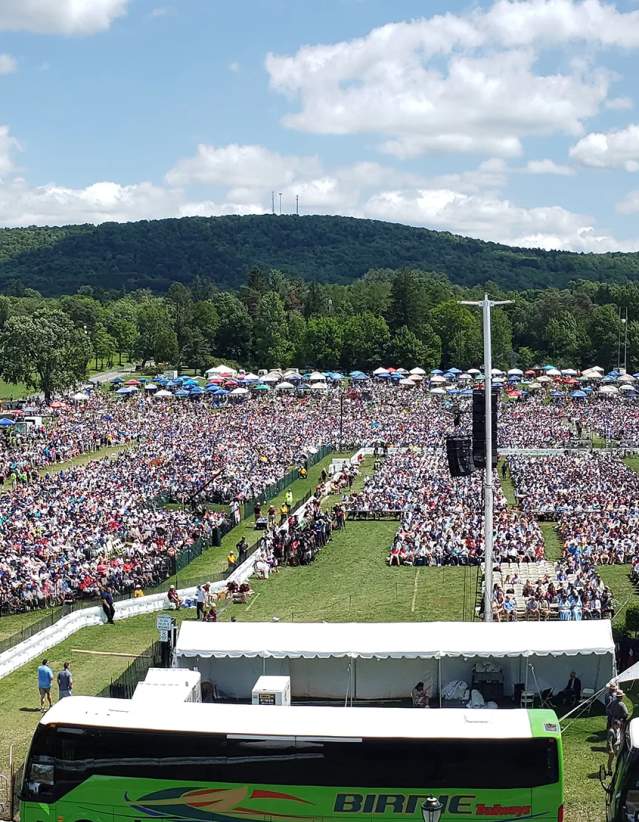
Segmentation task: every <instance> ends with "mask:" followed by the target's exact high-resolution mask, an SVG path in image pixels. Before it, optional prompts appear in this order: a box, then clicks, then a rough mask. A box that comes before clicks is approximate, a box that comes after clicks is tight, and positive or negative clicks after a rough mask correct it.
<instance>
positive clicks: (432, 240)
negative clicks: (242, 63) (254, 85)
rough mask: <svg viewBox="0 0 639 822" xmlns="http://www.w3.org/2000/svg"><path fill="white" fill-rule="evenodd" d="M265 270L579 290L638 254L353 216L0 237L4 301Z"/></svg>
mask: <svg viewBox="0 0 639 822" xmlns="http://www.w3.org/2000/svg"><path fill="white" fill-rule="evenodd" d="M256 267H262V268H265V269H277V270H279V271H282V272H283V273H284V274H286V275H289V276H293V277H299V278H302V279H303V280H306V281H308V282H312V281H315V282H318V283H339V284H347V283H351V282H354V281H355V280H357V279H358V278H360V277H362V276H363V275H364V274H366V272H368V271H370V270H371V269H377V270H379V269H399V268H412V269H420V270H423V271H429V272H433V273H436V274H444V275H446V276H447V277H448V278H449V279H450V281H451V282H452V283H454V284H456V285H461V286H472V285H476V284H478V283H484V282H486V281H492V282H494V283H496V284H497V285H499V286H500V287H501V288H504V289H513V290H520V289H526V288H536V289H541V288H546V287H556V288H565V287H567V286H568V285H569V284H570V283H571V282H572V281H575V280H579V279H587V280H597V281H600V282H610V283H612V282H624V281H628V280H639V254H622V253H614V254H575V253H571V252H563V251H543V250H540V249H532V250H531V249H523V248H510V247H509V246H504V245H498V244H496V243H486V242H482V241H480V240H473V239H469V238H467V237H459V236H456V235H453V234H449V233H447V232H438V231H430V230H428V229H424V228H412V227H410V226H405V225H399V224H395V223H386V222H380V221H376V220H360V219H355V218H351V217H322V216H307V217H296V216H293V215H283V216H272V215H265V216H246V217H236V216H230V217H185V218H182V219H172V220H156V221H148V220H144V221H141V222H137V223H123V224H120V223H104V224H102V225H99V226H93V225H81V226H64V227H61V228H36V227H32V228H11V229H0V291H1V292H3V293H5V294H10V295H19V294H20V293H21V292H22V289H24V288H32V289H35V290H37V291H39V292H40V293H41V294H43V295H46V296H56V295H60V294H72V293H74V292H76V291H77V290H78V288H80V287H82V286H91V287H92V288H93V289H95V290H96V291H99V292H105V296H109V294H108V292H110V296H115V295H116V294H119V295H122V294H123V293H126V292H131V291H135V290H138V289H149V290H151V291H153V292H155V293H164V292H166V291H167V289H168V287H169V286H170V284H171V283H172V282H181V283H185V284H189V283H191V282H192V281H193V280H194V279H195V278H196V277H204V278H206V279H208V280H210V281H212V282H213V283H215V285H216V286H217V287H218V288H220V289H225V290H229V289H230V290H237V289H238V288H239V287H240V286H241V285H242V284H244V283H245V282H246V278H247V274H248V272H249V271H250V270H252V269H254V268H256Z"/></svg>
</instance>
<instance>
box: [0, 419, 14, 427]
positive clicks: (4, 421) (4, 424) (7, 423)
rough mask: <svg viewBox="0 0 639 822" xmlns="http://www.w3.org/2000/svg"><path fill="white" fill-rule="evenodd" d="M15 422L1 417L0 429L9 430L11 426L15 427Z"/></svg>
mask: <svg viewBox="0 0 639 822" xmlns="http://www.w3.org/2000/svg"><path fill="white" fill-rule="evenodd" d="M15 424H16V423H15V420H9V419H7V418H6V417H3V418H2V419H1V420H0V428H10V427H11V426H12V425H15Z"/></svg>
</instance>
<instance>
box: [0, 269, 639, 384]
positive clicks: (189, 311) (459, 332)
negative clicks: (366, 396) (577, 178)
mask: <svg viewBox="0 0 639 822" xmlns="http://www.w3.org/2000/svg"><path fill="white" fill-rule="evenodd" d="M484 290H487V291H488V292H489V293H490V295H491V297H493V298H495V299H505V300H512V303H511V304H510V305H507V306H504V307H502V308H498V309H495V310H494V311H493V332H492V343H493V360H494V362H495V364H496V365H497V366H498V367H500V368H502V369H507V368H510V367H514V366H517V367H519V368H522V369H526V368H529V367H532V366H536V365H543V364H545V363H547V362H552V363H553V364H554V365H557V366H559V367H564V368H567V367H573V368H577V369H581V368H585V367H588V366H591V365H594V364H599V365H602V366H603V367H604V368H606V369H608V368H613V367H614V366H616V365H617V364H618V359H619V356H620V353H621V355H622V356H623V349H624V343H625V341H626V339H627V355H628V367H629V369H630V370H632V371H635V370H637V369H639V283H624V284H609V283H597V282H593V281H587V280H578V281H575V282H573V283H571V284H570V286H569V287H567V288H565V289H556V288H547V289H541V290H531V289H529V290H525V291H506V290H504V289H500V288H499V287H498V286H497V285H495V284H492V283H488V284H486V285H485V286H482V287H473V288H464V287H461V286H459V285H456V284H454V283H451V282H450V280H449V279H448V278H447V277H445V276H444V275H441V274H433V273H429V272H425V271H420V270H416V269H412V268H405V269H400V270H384V269H382V270H380V269H378V270H371V271H369V272H368V273H367V274H366V275H365V276H364V277H362V278H361V279H359V280H356V281H355V282H353V283H350V284H347V285H337V284H326V283H317V282H314V281H313V282H310V283H309V282H307V281H305V280H304V279H302V278H298V277H290V276H287V275H285V274H283V273H282V272H281V271H278V270H275V269H267V268H256V269H254V270H253V271H251V272H250V274H249V276H248V279H247V282H246V284H245V285H243V286H242V287H241V288H240V289H239V291H221V290H219V288H218V287H217V286H216V284H215V283H214V282H212V281H211V280H210V279H207V278H203V277H196V278H195V280H194V281H193V282H192V283H191V285H190V286H187V285H185V284H184V283H181V282H174V283H172V284H171V285H170V286H169V288H168V290H167V292H166V294H164V295H162V296H159V295H156V294H153V293H152V292H151V291H149V290H138V291H135V292H133V293H131V294H127V295H126V296H123V297H116V298H108V297H105V296H104V295H103V294H102V295H97V296H96V293H95V292H94V290H93V289H92V288H91V287H90V286H84V287H82V288H81V289H80V290H79V291H78V293H76V294H73V295H67V296H63V297H55V298H47V297H43V296H42V295H41V294H39V293H38V292H37V291H34V290H31V289H25V290H24V291H23V292H22V294H21V296H7V295H5V296H2V297H0V375H1V376H2V378H3V379H5V380H7V381H9V382H23V383H26V384H27V386H29V388H31V389H33V390H38V391H43V392H44V393H45V394H46V395H47V396H51V394H52V393H53V392H55V391H59V390H63V389H66V388H68V387H70V386H72V385H74V384H76V383H77V382H78V381H79V380H81V379H83V378H84V376H85V375H86V372H87V368H88V367H89V366H90V365H93V366H94V367H95V368H96V369H102V368H106V367H109V366H111V365H113V364H114V363H118V362H119V363H121V362H122V357H123V356H126V357H127V359H131V360H134V361H136V362H138V363H141V364H142V366H143V367H145V366H147V365H148V364H150V363H154V364H155V365H156V366H159V365H160V364H167V365H171V366H173V367H175V368H177V369H183V368H190V369H195V370H196V371H202V372H203V371H204V370H206V369H207V368H209V367H211V366H212V365H214V364H216V363H217V362H219V360H224V361H226V362H234V363H237V364H240V365H242V366H245V367H247V368H253V369H255V368H274V367H283V368H286V367H288V366H296V367H300V368H305V367H317V368H322V369H329V368H330V369H341V370H343V371H350V370H354V369H359V370H363V371H369V370H372V369H374V368H376V367H377V366H378V365H380V364H386V365H396V366H399V365H402V366H404V367H406V368H411V367H414V366H416V365H419V366H421V367H423V368H425V369H431V368H437V367H441V368H444V369H445V368H449V367H451V366H457V367H459V368H469V367H471V366H476V365H478V364H480V363H481V361H482V351H483V347H482V345H483V344H482V330H481V315H480V311H479V310H478V309H474V308H472V307H469V306H465V305H460V303H459V301H460V300H473V299H480V298H481V296H482V295H483V292H484ZM626 309H627V311H628V323H627V328H626V326H625V324H624V322H623V318H622V317H621V316H620V314H621V313H623V315H624V316H625V311H626Z"/></svg>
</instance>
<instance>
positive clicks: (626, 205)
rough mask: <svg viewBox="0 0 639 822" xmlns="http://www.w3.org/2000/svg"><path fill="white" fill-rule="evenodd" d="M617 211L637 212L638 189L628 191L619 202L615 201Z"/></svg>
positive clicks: (623, 212)
mask: <svg viewBox="0 0 639 822" xmlns="http://www.w3.org/2000/svg"><path fill="white" fill-rule="evenodd" d="M617 211H619V212H620V213H621V214H637V213H639V191H631V192H629V193H628V194H627V195H626V196H625V197H624V198H623V200H621V202H619V203H617Z"/></svg>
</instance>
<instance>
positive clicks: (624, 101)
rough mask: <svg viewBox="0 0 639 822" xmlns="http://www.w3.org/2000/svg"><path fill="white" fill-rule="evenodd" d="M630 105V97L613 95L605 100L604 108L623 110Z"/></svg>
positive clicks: (630, 106)
mask: <svg viewBox="0 0 639 822" xmlns="http://www.w3.org/2000/svg"><path fill="white" fill-rule="evenodd" d="M632 107H633V102H632V100H631V99H630V97H613V98H612V99H610V100H606V108H609V109H611V110H612V111H625V110H627V109H629V108H632Z"/></svg>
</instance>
